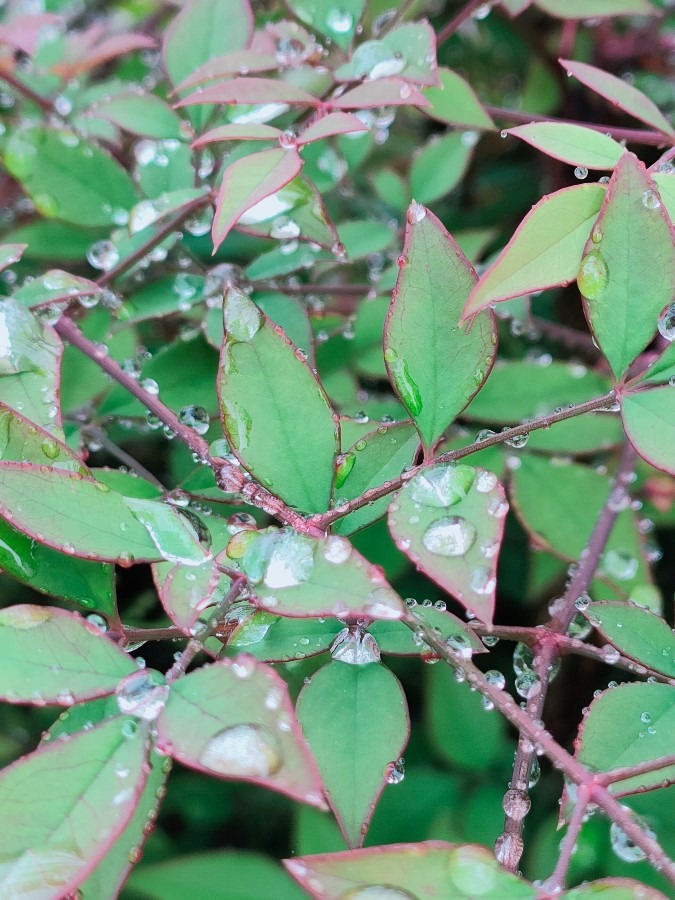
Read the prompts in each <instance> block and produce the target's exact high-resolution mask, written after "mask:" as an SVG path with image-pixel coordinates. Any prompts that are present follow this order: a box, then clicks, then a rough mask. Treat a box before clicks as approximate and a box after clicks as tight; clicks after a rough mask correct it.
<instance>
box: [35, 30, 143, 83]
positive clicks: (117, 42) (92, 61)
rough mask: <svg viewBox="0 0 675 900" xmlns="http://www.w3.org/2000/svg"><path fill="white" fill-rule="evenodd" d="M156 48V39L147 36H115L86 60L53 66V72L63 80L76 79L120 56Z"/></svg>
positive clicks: (93, 49)
mask: <svg viewBox="0 0 675 900" xmlns="http://www.w3.org/2000/svg"><path fill="white" fill-rule="evenodd" d="M155 46H156V42H155V40H154V38H151V37H149V35H146V34H115V35H113V36H112V37H109V38H106V39H105V40H103V41H101V42H100V43H99V44H96V45H95V46H94V47H92V48H91V49H90V50H89V52H88V53H87V55H86V56H85V57H84V58H82V59H78V60H76V61H75V62H61V63H57V64H56V65H54V66H52V71H53V72H56V73H57V74H59V75H60V76H61V77H62V78H74V77H75V76H77V75H81V74H82V73H83V72H89V71H91V69H95V68H96V67H97V66H102V65H103V64H104V63H108V62H110V60H112V59H116V58H117V57H118V56H125V55H126V54H127V53H133V51H134V50H152V49H153V48H154V47H155Z"/></svg>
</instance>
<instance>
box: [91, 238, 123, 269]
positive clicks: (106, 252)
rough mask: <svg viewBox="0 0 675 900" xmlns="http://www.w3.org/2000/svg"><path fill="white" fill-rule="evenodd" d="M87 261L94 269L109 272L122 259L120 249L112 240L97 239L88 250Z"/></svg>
mask: <svg viewBox="0 0 675 900" xmlns="http://www.w3.org/2000/svg"><path fill="white" fill-rule="evenodd" d="M87 261H88V263H89V265H90V266H93V268H94V269H100V270H101V271H102V272H109V271H110V270H111V269H112V268H114V267H115V266H116V265H117V263H118V262H119V261H120V254H119V250H118V249H117V247H116V246H115V245H114V244H113V242H112V241H109V240H106V239H104V240H101V241H96V242H95V243H93V244H92V245H91V247H89V249H88V250H87Z"/></svg>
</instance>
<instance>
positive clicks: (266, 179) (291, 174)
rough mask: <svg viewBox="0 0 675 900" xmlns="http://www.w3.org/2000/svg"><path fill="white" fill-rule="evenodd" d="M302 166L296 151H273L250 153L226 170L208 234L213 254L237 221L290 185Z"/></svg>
mask: <svg viewBox="0 0 675 900" xmlns="http://www.w3.org/2000/svg"><path fill="white" fill-rule="evenodd" d="M302 163H303V160H302V157H301V156H300V155H299V154H298V152H297V151H296V150H282V149H281V148H279V149H276V148H275V149H273V150H263V151H261V152H260V153H252V154H250V155H249V156H245V157H243V159H238V160H237V161H236V162H233V163H232V165H231V166H228V167H227V169H225V172H224V174H223V180H222V182H221V185H220V189H219V191H218V200H217V202H216V211H215V214H214V216H213V228H212V231H211V235H212V238H213V252H214V253H215V251H216V250H217V249H218V247H220V245H221V244H222V243H223V241H224V240H225V238H226V237H227V235H228V233H229V232H230V230H231V229H232V228H233V226H234V225H235V224H236V223H237V220H238V219H239V217H240V216H241V215H242V214H243V213H245V212H246V210H248V209H251V207H252V206H255V205H256V203H259V202H260V201H261V200H264V199H265V197H269V196H270V194H274V193H276V192H277V191H278V190H280V189H281V188H282V187H283V186H284V185H285V184H288V182H289V181H292V179H293V178H295V176H296V175H297V174H298V172H299V171H300V169H301V168H302Z"/></svg>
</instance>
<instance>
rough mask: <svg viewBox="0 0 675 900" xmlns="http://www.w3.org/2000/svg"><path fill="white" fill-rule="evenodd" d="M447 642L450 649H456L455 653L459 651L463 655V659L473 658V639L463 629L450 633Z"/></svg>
mask: <svg viewBox="0 0 675 900" xmlns="http://www.w3.org/2000/svg"><path fill="white" fill-rule="evenodd" d="M445 644H446V646H447V647H448V649H449V650H454V651H455V653H458V654H459V655H460V656H461V657H462V659H471V657H472V655H473V650H472V649H471V641H470V640H469V638H468V637H467V635H465V634H463V633H462V632H461V631H457V632H455V634H450V635H448V637H447V638H446V639H445Z"/></svg>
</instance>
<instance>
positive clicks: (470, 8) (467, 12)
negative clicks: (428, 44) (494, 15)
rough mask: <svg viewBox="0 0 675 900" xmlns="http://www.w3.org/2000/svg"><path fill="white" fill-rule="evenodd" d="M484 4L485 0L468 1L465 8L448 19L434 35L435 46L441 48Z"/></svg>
mask: <svg viewBox="0 0 675 900" xmlns="http://www.w3.org/2000/svg"><path fill="white" fill-rule="evenodd" d="M484 2H485V0H469V2H468V3H467V4H466V6H464V7H462V9H460V11H459V12H458V13H457V15H456V16H454V18H452V19H450V21H449V22H448V24H447V25H445V26H444V27H443V28H441V30H440V31H439V32H438V34H437V35H436V46H437V47H442V46H443V44H444V43H445V42H446V41H447V40H448V39H449V38H451V37H452V35H453V34H454V33H455V32H456V31H457V29H458V28H460V27H461V26H462V25H463V24H464V23H465V22H466V20H467V19H470V18H471V16H472V15H473V14H474V13H475V12H476V10H477V9H479V8H480V7H481V6H483V4H484Z"/></svg>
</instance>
